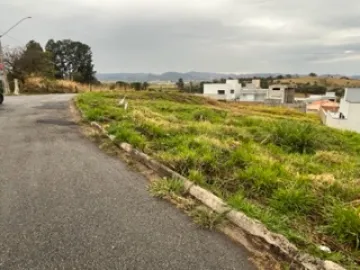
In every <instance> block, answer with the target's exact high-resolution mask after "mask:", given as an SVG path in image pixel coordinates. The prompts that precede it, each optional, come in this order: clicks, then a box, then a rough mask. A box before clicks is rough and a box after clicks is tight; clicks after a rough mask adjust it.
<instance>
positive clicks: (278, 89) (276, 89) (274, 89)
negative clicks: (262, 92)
mask: <svg viewBox="0 0 360 270" xmlns="http://www.w3.org/2000/svg"><path fill="white" fill-rule="evenodd" d="M272 90H273V91H280V88H273V89H272Z"/></svg>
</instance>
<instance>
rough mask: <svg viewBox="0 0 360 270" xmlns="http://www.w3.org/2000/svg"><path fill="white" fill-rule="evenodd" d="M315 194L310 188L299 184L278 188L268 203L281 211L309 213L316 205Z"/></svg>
mask: <svg viewBox="0 0 360 270" xmlns="http://www.w3.org/2000/svg"><path fill="white" fill-rule="evenodd" d="M316 201H317V200H316V196H315V194H314V193H313V192H311V190H308V189H306V188H304V187H301V186H293V187H286V188H280V189H279V190H277V191H276V192H275V193H274V194H273V196H272V198H271V201H270V205H271V206H272V207H274V208H275V209H277V210H278V211H280V212H282V213H298V214H309V213H310V212H311V211H314V209H315V207H316Z"/></svg>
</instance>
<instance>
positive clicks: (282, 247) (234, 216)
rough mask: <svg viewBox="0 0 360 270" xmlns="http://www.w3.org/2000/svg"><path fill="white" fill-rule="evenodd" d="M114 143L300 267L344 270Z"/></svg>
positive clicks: (158, 165)
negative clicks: (177, 181)
mask: <svg viewBox="0 0 360 270" xmlns="http://www.w3.org/2000/svg"><path fill="white" fill-rule="evenodd" d="M80 112H81V111H80ZM81 114H82V115H83V112H81ZM90 124H91V126H93V127H95V128H96V129H98V130H99V131H100V132H102V133H103V134H104V135H106V136H107V137H108V138H109V139H110V140H111V141H113V142H114V140H115V137H114V136H112V135H109V134H108V133H107V131H106V130H105V129H104V128H103V127H102V126H101V125H100V124H98V123H96V122H91V123H90ZM114 143H115V142H114ZM115 144H116V145H117V146H118V147H120V148H121V149H123V150H124V151H125V152H127V153H128V154H130V155H131V156H132V157H134V158H135V159H137V160H138V161H140V162H142V163H144V164H145V165H146V166H147V167H149V168H150V169H152V170H154V171H156V172H157V173H159V174H160V176H163V177H169V178H174V179H177V180H180V181H182V182H183V183H184V186H185V189H186V191H187V192H188V193H189V194H190V195H191V196H193V197H194V198H196V199H197V200H199V201H201V202H202V203H203V204H205V205H206V206H207V207H209V208H210V209H212V210H213V211H215V212H216V213H218V214H224V215H225V216H226V218H227V219H229V220H230V221H231V222H232V223H233V224H235V225H236V226H237V227H239V228H240V229H241V230H242V231H244V232H245V233H246V234H247V235H248V236H250V237H255V238H257V239H259V240H260V241H261V242H262V243H265V244H266V245H267V246H269V247H270V248H271V249H272V250H273V251H276V252H278V253H279V254H280V255H282V256H283V257H285V258H286V259H287V260H289V261H292V262H296V263H297V264H298V265H299V266H301V268H302V269H306V270H319V269H320V270H345V268H343V267H342V266H340V265H338V264H336V263H334V262H331V261H324V260H321V259H319V258H316V257H314V256H312V255H309V254H306V253H303V252H301V251H299V250H298V248H297V247H296V246H295V245H294V244H292V243H291V242H290V241H289V240H288V239H287V238H286V237H285V236H283V235H281V234H277V233H273V232H271V231H269V230H268V229H267V228H266V226H265V225H264V224H262V223H261V222H260V221H258V220H256V219H252V218H249V217H248V216H246V215H245V214H244V213H242V212H240V211H237V210H234V209H232V208H231V207H230V206H229V205H228V204H226V203H225V202H224V201H223V200H222V199H221V198H219V197H217V196H215V195H214V194H213V193H211V192H210V191H208V190H206V189H203V188H202V187H200V186H198V185H196V184H195V183H193V182H191V181H189V180H188V179H187V178H186V177H184V176H182V175H180V174H179V173H177V172H175V171H173V170H172V169H170V168H168V167H167V166H165V165H163V164H161V163H160V162H158V161H156V160H154V159H152V158H151V157H150V156H148V155H146V154H145V153H143V152H141V151H139V150H137V149H135V148H134V147H133V146H132V145H130V144H128V143H120V144H119V143H115Z"/></svg>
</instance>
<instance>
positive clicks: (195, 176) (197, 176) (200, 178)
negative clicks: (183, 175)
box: [188, 170, 206, 185]
mask: <svg viewBox="0 0 360 270" xmlns="http://www.w3.org/2000/svg"><path fill="white" fill-rule="evenodd" d="M188 177H189V179H190V180H191V181H193V182H195V183H196V184H199V185H205V184H206V178H205V176H204V175H203V174H202V172H200V171H198V170H190V172H189V176H188Z"/></svg>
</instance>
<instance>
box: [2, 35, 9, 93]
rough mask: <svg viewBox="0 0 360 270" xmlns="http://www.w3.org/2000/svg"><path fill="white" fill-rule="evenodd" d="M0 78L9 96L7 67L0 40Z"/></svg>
mask: <svg viewBox="0 0 360 270" xmlns="http://www.w3.org/2000/svg"><path fill="white" fill-rule="evenodd" d="M0 76H1V79H2V82H3V87H4V94H5V95H7V94H9V93H10V87H9V83H8V80H7V73H6V67H5V62H4V53H3V49H2V44H1V39H0Z"/></svg>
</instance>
